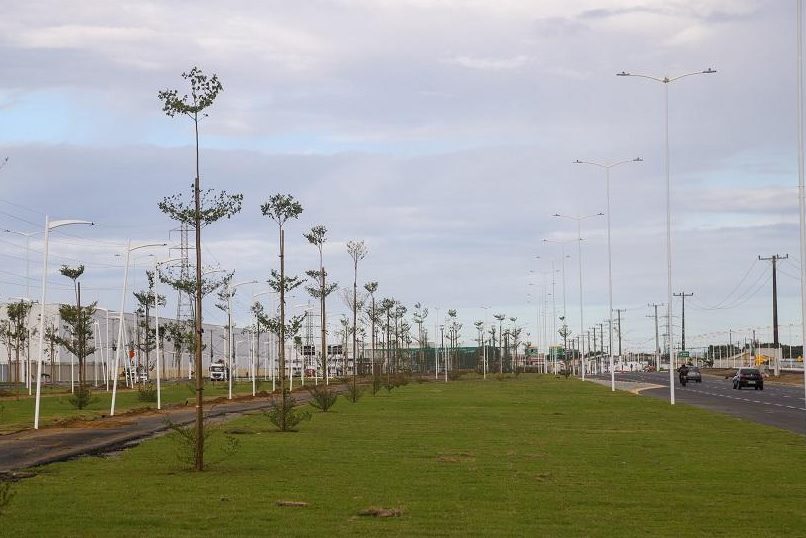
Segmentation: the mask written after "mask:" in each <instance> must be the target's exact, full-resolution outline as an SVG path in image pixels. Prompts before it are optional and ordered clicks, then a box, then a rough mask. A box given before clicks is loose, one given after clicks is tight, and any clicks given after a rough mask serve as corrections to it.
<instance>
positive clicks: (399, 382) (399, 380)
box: [392, 373, 409, 387]
mask: <svg viewBox="0 0 806 538" xmlns="http://www.w3.org/2000/svg"><path fill="white" fill-rule="evenodd" d="M392 384H394V386H396V387H404V386H406V385H408V384H409V376H408V375H406V374H404V373H398V374H395V376H394V377H393V378H392Z"/></svg>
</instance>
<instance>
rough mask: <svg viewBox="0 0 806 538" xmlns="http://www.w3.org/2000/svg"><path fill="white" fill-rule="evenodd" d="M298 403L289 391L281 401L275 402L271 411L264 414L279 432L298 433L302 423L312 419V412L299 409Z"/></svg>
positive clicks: (283, 395)
mask: <svg viewBox="0 0 806 538" xmlns="http://www.w3.org/2000/svg"><path fill="white" fill-rule="evenodd" d="M296 403H297V402H296V400H294V397H293V396H291V394H290V393H289V392H288V391H285V392H284V393H283V394H282V396H281V399H280V401H279V402H278V401H276V400H275V401H273V402H272V404H271V407H270V408H269V410H268V411H266V412H265V413H264V414H265V415H266V418H268V419H269V422H271V423H272V424H274V427H275V428H277V430H278V431H281V432H293V431H297V426H299V425H300V423H302V422H303V421H306V420H310V419H311V413H310V411H303V410H301V409H298V408H297V407H296Z"/></svg>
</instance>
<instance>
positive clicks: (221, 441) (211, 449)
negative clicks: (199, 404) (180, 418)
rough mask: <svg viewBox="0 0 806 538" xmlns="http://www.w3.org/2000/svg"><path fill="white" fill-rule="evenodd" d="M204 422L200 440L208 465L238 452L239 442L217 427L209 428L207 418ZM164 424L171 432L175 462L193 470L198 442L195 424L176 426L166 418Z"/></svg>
mask: <svg viewBox="0 0 806 538" xmlns="http://www.w3.org/2000/svg"><path fill="white" fill-rule="evenodd" d="M204 422H205V426H204V429H203V430H202V431H203V434H202V440H203V442H204V445H205V448H204V454H205V460H206V462H207V464H208V465H209V464H211V463H219V462H221V461H224V460H225V459H227V458H229V457H230V456H232V455H233V454H235V453H236V452H237V451H238V449H239V448H240V441H239V440H238V439H237V438H236V437H234V436H232V435H230V434H227V433H223V432H222V430H221V429H220V428H219V427H211V426H210V425H209V421H208V419H207V418H205V420H204ZM165 424H166V425H167V426H168V429H169V430H171V433H170V437H171V439H172V440H173V441H174V446H175V448H176V458H177V460H178V461H179V463H180V464H181V465H182V466H183V467H186V468H187V469H188V470H193V469H194V467H195V465H196V449H197V442H198V441H197V439H198V437H197V435H196V424H195V422H194V423H190V424H177V423H175V422H172V421H171V420H170V419H167V418H166V419H165Z"/></svg>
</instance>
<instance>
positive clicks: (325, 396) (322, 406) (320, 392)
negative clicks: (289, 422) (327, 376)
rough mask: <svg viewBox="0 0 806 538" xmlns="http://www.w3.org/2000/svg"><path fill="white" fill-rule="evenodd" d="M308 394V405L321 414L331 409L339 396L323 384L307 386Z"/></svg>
mask: <svg viewBox="0 0 806 538" xmlns="http://www.w3.org/2000/svg"><path fill="white" fill-rule="evenodd" d="M308 393H309V394H310V395H311V399H310V401H309V402H308V403H309V404H310V405H311V406H313V407H315V408H316V409H319V410H320V411H322V412H323V413H324V412H327V410H328V409H330V408H331V407H333V405H334V404H335V403H336V399H337V398H338V396H339V395H338V394H337V393H336V391H334V390H332V389H331V388H330V387H329V386H328V385H325V384H322V385H314V386H309V387H308Z"/></svg>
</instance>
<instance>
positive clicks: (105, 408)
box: [0, 381, 271, 433]
mask: <svg viewBox="0 0 806 538" xmlns="http://www.w3.org/2000/svg"><path fill="white" fill-rule="evenodd" d="M193 387H195V385H193V384H192V382H187V381H183V382H179V383H176V382H172V383H163V384H162V405H163V406H169V405H172V404H183V403H184V402H185V401H186V400H193V399H194V398H195V392H194V388H193ZM264 389H265V390H271V381H268V382H265V381H264V382H262V385H261V386H260V387H259V388H258V390H264ZM11 390H16V389H13V388H12V389H11ZM228 391H229V389H228V385H227V383H225V382H218V383H209V382H208V383H206V384H205V389H204V395H205V398H208V399H212V398H220V397H222V396H227V394H228ZM232 392H233V395H238V394H241V395H246V394H252V383H251V382H248V383H246V382H244V383H234V384H233V387H232ZM92 394H93V396H94V401H93V402H92V403H91V404H90V405H89V406H87V407H85V408H84V409H82V410H79V409H76V408H75V407H73V406H72V405H71V404H70V401H69V398H70V391H69V388H68V389H67V391H65V390H64V389H63V388H61V389H59V390H58V391H56V390H53V389H50V387H48V389H47V390H43V392H42V399H41V403H40V410H39V412H40V424H41V425H43V426H47V425H50V424H58V423H61V422H65V421H69V420H74V419H81V418H84V419H91V418H94V417H100V416H101V415H108V414H109V408H110V405H111V402H112V392H111V387H110V391H109V392H107V391H106V390H104V389H95V390H93V393H92ZM0 407H1V408H2V412H1V413H0V433H4V432H11V431H17V430H20V429H24V428H32V427H33V422H34V397H33V396H28V393H27V392H24V393H23V395H22V396H21V398H20V399H19V400H17V399H16V398H15V397H14V396H6V397H3V398H0ZM135 408H153V409H156V408H157V403H156V402H143V401H140V400H139V399H138V391H137V390H136V389H135V390H129V389H126V388H125V386H124V387H120V386H118V393H117V397H116V399H115V413H122V412H125V411H127V410H130V409H135Z"/></svg>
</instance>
